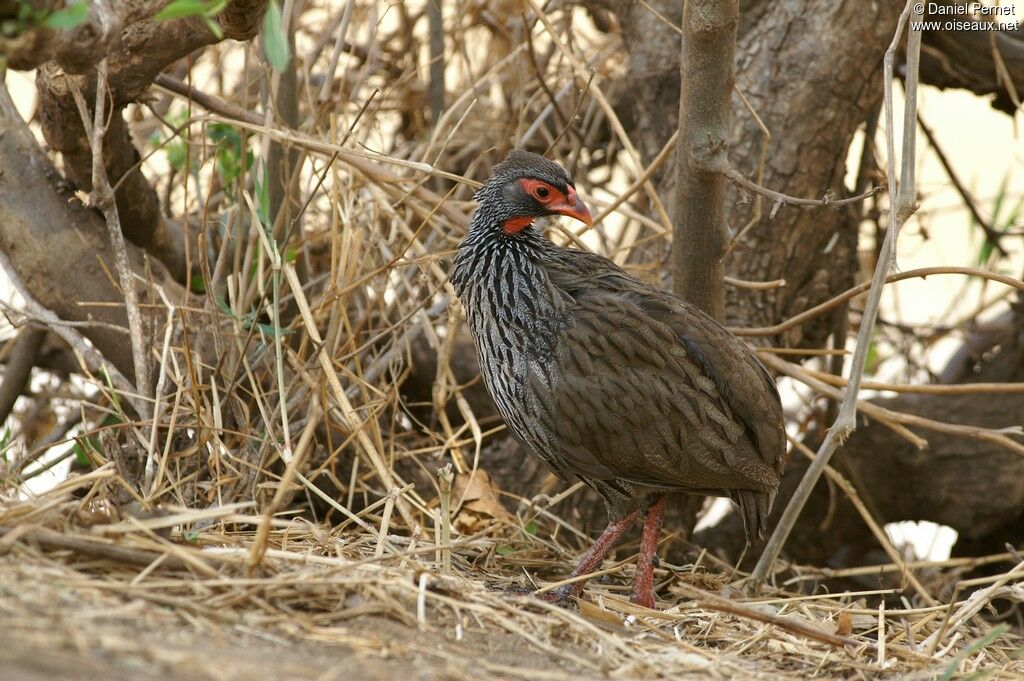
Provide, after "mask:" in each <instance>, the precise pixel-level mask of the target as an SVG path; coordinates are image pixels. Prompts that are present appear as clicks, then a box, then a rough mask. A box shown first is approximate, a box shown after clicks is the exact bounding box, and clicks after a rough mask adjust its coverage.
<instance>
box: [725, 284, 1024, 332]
mask: <svg viewBox="0 0 1024 681" xmlns="http://www.w3.org/2000/svg"><path fill="white" fill-rule="evenodd" d="M935 274H965V275H967V276H969V277H981V278H983V279H990V280H992V281H998V282H999V283H1000V284H1006V285H1007V286H1012V287H1014V288H1016V289H1018V290H1022V291H1024V281H1021V280H1020V279H1015V278H1014V277H1008V276H1006V275H1005V274H996V273H995V272H989V271H988V270H983V269H978V268H976V267H922V268H920V269H916V270H907V271H906V272H898V273H896V274H890V275H889V276H887V277H886V278H885V282H884V283H886V284H892V283H894V282H897V281H903V280H904V279H916V278H917V277H930V276H932V275H935ZM873 285H874V282H873V281H871V282H867V281H866V282H863V283H860V284H857V285H856V286H852V287H850V288H848V289H847V290H845V291H843V292H842V293H840V294H839V295H836V296H833V297H832V298H829V299H828V300H826V301H825V302H823V303H819V304H818V305H815V306H814V307H812V308H811V309H809V310H804V311H803V312H801V313H800V314H798V315H794V316H792V317H790V318H789V319H787V320H786V321H784V322H779V323H778V324H775V325H774V326H755V327H746V328H739V327H730V328H729V330H730V331H732V332H733V333H734V334H736V335H737V336H777V335H778V334H780V333H784V332H786V331H788V330H789V329H792V328H793V327H794V326H798V325H799V324H803V323H804V322H806V321H807V320H808V319H813V318H814V317H817V316H818V315H820V314H823V313H825V312H828V311H829V310H831V309H832V308H834V307H835V306H836V305H840V304H842V303H844V302H846V301H847V300H849V299H850V298H855V297H857V296H859V295H860V294H862V293H864V292H865V291H867V290H869V289H871V287H872V286H873Z"/></svg>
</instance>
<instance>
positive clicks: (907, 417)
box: [762, 355, 1024, 456]
mask: <svg viewBox="0 0 1024 681" xmlns="http://www.w3.org/2000/svg"><path fill="white" fill-rule="evenodd" d="M762 361H764V363H765V364H766V365H767V366H770V367H771V368H773V369H775V370H776V371H778V372H779V373H782V374H785V375H787V376H791V377H793V378H795V379H797V380H798V381H800V382H801V383H805V384H807V385H809V386H810V387H812V388H814V389H815V390H817V391H818V392H820V393H822V394H823V395H826V396H828V397H830V398H832V399H834V400H838V399H842V398H844V393H843V391H841V390H839V389H838V388H833V387H832V386H830V385H828V384H827V383H825V382H824V381H820V380H818V379H817V378H814V377H813V376H811V375H810V374H808V373H807V371H806V370H805V369H804V368H803V367H801V366H800V365H798V364H791V363H790V362H786V361H784V360H782V359H779V358H778V357H773V356H771V355H762ZM857 408H858V409H860V410H861V411H862V412H864V414H865V415H867V416H868V417H870V418H873V419H875V420H876V421H879V422H881V423H882V424H884V425H885V426H887V427H889V428H891V429H893V430H895V431H896V432H897V433H898V434H900V435H901V436H903V437H904V438H905V439H906V440H907V441H909V442H911V443H912V444H914V445H915V446H916V447H917V448H918V449H923V448H924V447H925V446H926V445H927V441H926V440H923V439H922V438H920V437H918V436H917V435H915V434H914V433H912V432H910V431H909V430H907V428H906V427H907V426H916V427H918V428H925V429H927V430H933V431H935V432H937V433H948V434H950V435H959V436H962V437H970V438H974V439H976V440H984V441H986V442H992V443H994V444H997V445H1000V446H1002V447H1005V448H1007V449H1008V450H1010V451H1011V452H1013V453H1014V454H1017V455H1020V456H1024V444H1021V443H1020V442H1017V441H1016V440H1013V439H1011V438H1010V437H1008V436H1007V433H1012V434H1016V435H1020V434H1021V429H1020V427H1019V426H1015V427H1011V428H1005V429H998V430H994V429H991V428H981V427H979V426H966V425H960V424H955V423H943V422H942V421H933V420H932V419H928V418H924V417H923V416H917V415H916V414H905V413H903V412H898V411H892V410H891V409H886V408H885V407H880V406H879V405H877V404H872V403H871V402H862V401H860V400H858V401H857Z"/></svg>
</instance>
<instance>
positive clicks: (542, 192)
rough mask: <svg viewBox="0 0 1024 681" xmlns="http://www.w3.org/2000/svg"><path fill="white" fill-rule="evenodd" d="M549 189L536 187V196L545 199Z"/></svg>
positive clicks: (549, 192)
mask: <svg viewBox="0 0 1024 681" xmlns="http://www.w3.org/2000/svg"><path fill="white" fill-rule="evenodd" d="M549 194H551V191H550V190H549V189H548V188H547V187H537V198H541V199H546V198H548V195H549Z"/></svg>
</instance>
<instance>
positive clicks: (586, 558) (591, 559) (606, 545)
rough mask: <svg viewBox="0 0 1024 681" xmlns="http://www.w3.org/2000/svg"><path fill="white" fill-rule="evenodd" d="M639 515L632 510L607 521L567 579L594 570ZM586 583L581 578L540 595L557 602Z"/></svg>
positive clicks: (581, 588)
mask: <svg viewBox="0 0 1024 681" xmlns="http://www.w3.org/2000/svg"><path fill="white" fill-rule="evenodd" d="M639 515H640V511H638V510H633V511H630V512H629V513H628V514H626V515H624V516H623V517H621V518H619V519H618V520H613V521H611V522H610V523H608V527H606V528H604V532H602V533H601V536H600V537H598V538H597V541H595V542H594V544H593V546H591V547H590V548H589V549H587V552H586V553H584V554H583V556H582V557H581V558H580V562H579V563H577V564H576V569H575V570H573V571H572V574H571V575H569V579H572V578H574V577H579V576H580V575H587V574H590V573H591V572H593V571H594V568H596V567H597V566H598V565H600V564H601V561H603V560H604V558H605V556H607V555H608V552H609V551H611V550H612V548H613V547H614V546H615V545H616V544H617V543H618V542H619V539H621V538H622V535H623V534H625V533H626V530H628V529H629V527H630V525H632V524H633V522H634V521H635V520H636V519H637V516H639ZM584 584H586V580H584V579H581V580H579V581H577V582H572V583H570V584H564V585H562V586H560V587H558V588H557V589H552V590H551V591H548V592H547V593H545V594H542V595H541V597H542V598H543V599H544V600H546V601H548V602H550V603H559V602H561V601H564V600H566V599H568V598H570V597H572V596H579V595H580V592H582V591H583V585H584Z"/></svg>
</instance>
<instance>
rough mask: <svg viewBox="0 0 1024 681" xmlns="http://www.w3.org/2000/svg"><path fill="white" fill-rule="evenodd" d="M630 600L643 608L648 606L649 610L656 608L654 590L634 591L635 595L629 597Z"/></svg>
mask: <svg viewBox="0 0 1024 681" xmlns="http://www.w3.org/2000/svg"><path fill="white" fill-rule="evenodd" d="M629 602H630V603H633V604H634V605H639V606H640V607H641V608H647V609H648V610H654V609H655V608H654V591H653V590H651V591H648V592H646V593H637V592H635V591H634V592H633V595H632V596H630V597H629Z"/></svg>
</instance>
